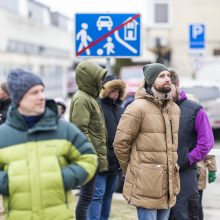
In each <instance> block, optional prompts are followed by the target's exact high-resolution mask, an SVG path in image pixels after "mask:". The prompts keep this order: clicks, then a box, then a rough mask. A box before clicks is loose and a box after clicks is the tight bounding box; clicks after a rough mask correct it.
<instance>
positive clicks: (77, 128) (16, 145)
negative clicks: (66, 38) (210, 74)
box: [0, 60, 217, 220]
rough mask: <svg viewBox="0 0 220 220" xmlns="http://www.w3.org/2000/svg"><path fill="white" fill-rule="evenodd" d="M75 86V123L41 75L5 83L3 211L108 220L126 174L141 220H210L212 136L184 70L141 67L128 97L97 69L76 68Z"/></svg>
mask: <svg viewBox="0 0 220 220" xmlns="http://www.w3.org/2000/svg"><path fill="white" fill-rule="evenodd" d="M76 82H77V86H78V91H77V92H76V93H75V94H74V95H73V97H72V100H71V105H70V111H69V120H67V119H65V118H64V114H65V113H66V103H65V100H64V99H62V98H60V97H59V98H56V99H55V100H49V99H46V97H45V93H44V89H45V85H44V82H43V81H42V79H41V78H40V77H39V76H38V75H36V74H34V73H32V72H29V71H26V70H23V69H14V70H12V71H11V72H10V73H9V74H8V76H7V80H6V82H3V83H1V84H0V124H1V126H0V194H1V195H2V196H3V206H2V207H0V213H4V214H5V216H6V219H8V220H17V219H23V220H26V219H27V220H30V219H35V220H46V219H48V220H49V219H53V220H56V219H57V220H64V219H65V220H67V219H76V220H107V219H109V217H110V213H111V204H112V196H113V193H114V192H115V189H116V187H117V183H118V178H119V173H120V172H122V173H123V177H124V186H123V196H124V198H125V200H126V201H127V203H128V204H130V205H133V206H135V207H136V209H137V217H138V219H139V220H168V219H169V220H203V210H202V195H203V190H204V189H205V187H206V172H207V171H206V169H208V182H209V183H211V182H214V181H215V179H216V170H217V168H216V162H215V156H214V155H209V154H208V153H209V152H210V150H211V149H212V148H213V146H214V137H213V132H212V128H211V126H210V123H209V119H208V116H207V114H206V112H205V110H204V108H203V107H202V106H201V105H200V104H199V103H198V102H197V101H195V100H194V101H193V100H191V99H190V98H187V94H185V92H184V91H181V90H180V84H181V82H180V81H179V77H178V74H177V72H176V71H175V70H172V69H168V68H167V67H166V66H165V65H163V64H160V63H152V64H147V65H145V66H143V85H142V86H141V87H140V88H139V89H138V90H137V92H136V94H135V97H129V98H128V99H127V100H124V99H125V98H126V94H125V87H126V85H125V82H123V81H122V80H121V79H118V78H116V77H115V76H114V75H109V74H108V72H107V70H106V69H105V68H103V67H101V66H99V65H98V64H96V63H94V62H91V61H88V60H84V61H81V62H80V63H79V64H78V65H77V68H76ZM189 95H190V94H189ZM123 100H124V102H123ZM202 178H205V179H203V180H202V183H201V182H200V181H201V179H202ZM75 187H80V192H79V198H78V201H77V205H76V210H73V195H72V192H71V190H72V189H73V188H75Z"/></svg>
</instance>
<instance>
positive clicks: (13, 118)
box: [0, 69, 97, 220]
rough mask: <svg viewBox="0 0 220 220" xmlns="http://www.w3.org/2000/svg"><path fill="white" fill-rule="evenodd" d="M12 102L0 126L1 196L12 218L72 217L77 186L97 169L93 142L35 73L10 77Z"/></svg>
mask: <svg viewBox="0 0 220 220" xmlns="http://www.w3.org/2000/svg"><path fill="white" fill-rule="evenodd" d="M7 87H8V90H9V93H10V96H11V100H12V105H11V107H10V108H9V112H8V117H7V119H6V122H5V123H4V124H3V125H2V126H0V194H2V195H3V200H4V209H5V213H6V219H7V220H18V219H23V220H28V219H35V220H46V219H53V220H56V219H57V220H64V219H65V220H71V219H73V218H74V217H73V205H72V202H73V201H72V193H71V189H72V188H73V187H76V186H80V185H82V184H85V183H87V182H88V181H89V180H90V179H91V178H92V177H93V175H94V173H95V171H96V168H97V156H96V154H95V151H94V149H93V147H92V145H91V144H90V143H89V142H88V140H87V139H86V137H85V136H84V135H83V134H82V132H81V131H80V130H79V129H78V128H77V127H76V126H75V125H73V124H70V123H68V122H66V121H64V120H60V119H59V115H58V110H57V105H56V103H55V102H54V101H53V100H46V99H45V95H44V83H43V82H42V80H41V78H40V77H39V76H37V75H35V74H33V73H31V72H28V71H25V70H22V69H16V70H12V71H11V72H10V73H9V75H8V78H7Z"/></svg>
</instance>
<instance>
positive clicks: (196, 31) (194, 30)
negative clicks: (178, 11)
mask: <svg viewBox="0 0 220 220" xmlns="http://www.w3.org/2000/svg"><path fill="white" fill-rule="evenodd" d="M203 32H204V28H203V26H202V25H200V24H196V25H193V27H192V37H193V38H194V39H196V38H197V37H198V35H200V34H203Z"/></svg>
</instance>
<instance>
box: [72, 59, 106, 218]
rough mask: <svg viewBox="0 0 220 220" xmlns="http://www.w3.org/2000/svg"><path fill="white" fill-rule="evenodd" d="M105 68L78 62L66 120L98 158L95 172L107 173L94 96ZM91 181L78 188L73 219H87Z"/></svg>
mask: <svg viewBox="0 0 220 220" xmlns="http://www.w3.org/2000/svg"><path fill="white" fill-rule="evenodd" d="M106 73H107V70H106V69H103V68H102V67H101V66H99V65H97V64H95V63H93V62H90V61H87V60H86V61H82V62H80V63H79V64H78V66H77V68H76V82H77V85H78V88H79V90H78V91H77V93H76V94H75V95H74V96H73V98H72V102H71V106H70V121H71V122H74V123H75V124H76V126H78V128H79V129H80V130H81V131H82V132H83V133H84V134H85V135H86V137H87V138H88V139H89V141H90V143H92V145H93V147H94V149H95V151H96V153H97V156H98V170H97V172H103V171H106V170H107V167H108V164H107V147H106V138H107V137H106V128H105V121H104V116H103V114H102V112H101V109H100V106H99V104H98V100H97V98H98V96H99V92H100V90H101V87H102V80H103V78H104V77H105V75H106ZM95 178H96V176H95V177H94V178H93V179H92V180H90V181H89V182H88V183H87V184H86V185H84V186H82V187H81V190H80V196H79V201H78V204H77V208H76V219H77V220H87V213H88V207H89V204H90V202H91V201H92V197H93V191H94V187H95Z"/></svg>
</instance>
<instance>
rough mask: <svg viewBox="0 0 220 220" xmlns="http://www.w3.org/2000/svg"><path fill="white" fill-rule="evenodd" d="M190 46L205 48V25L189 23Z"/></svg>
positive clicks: (191, 47)
mask: <svg viewBox="0 0 220 220" xmlns="http://www.w3.org/2000/svg"><path fill="white" fill-rule="evenodd" d="M189 47H190V49H204V48H205V25H204V24H190V25H189Z"/></svg>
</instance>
